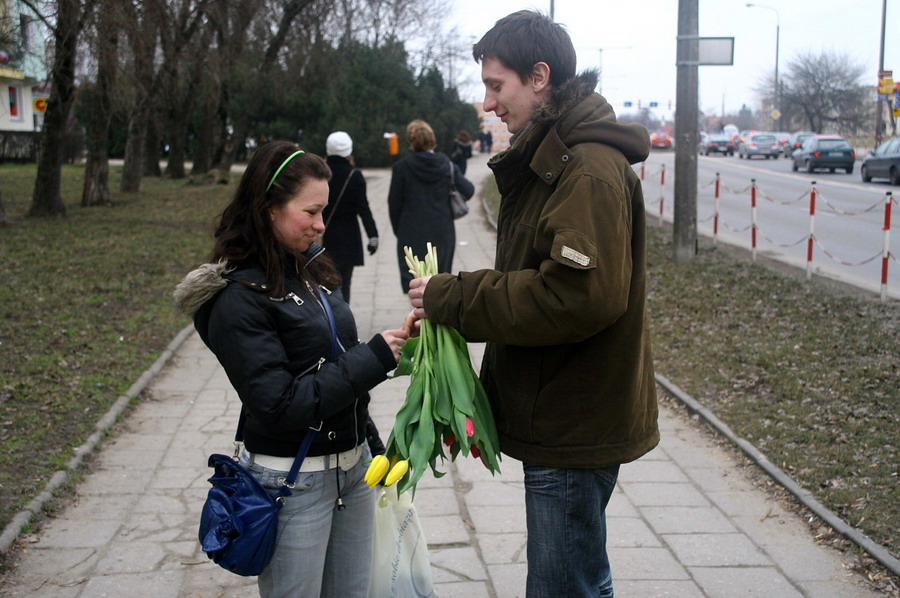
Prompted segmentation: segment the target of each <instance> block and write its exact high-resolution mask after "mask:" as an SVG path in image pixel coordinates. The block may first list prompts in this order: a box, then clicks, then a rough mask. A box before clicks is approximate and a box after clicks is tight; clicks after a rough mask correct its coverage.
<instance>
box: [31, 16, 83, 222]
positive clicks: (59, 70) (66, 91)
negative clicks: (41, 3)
mask: <svg viewBox="0 0 900 598" xmlns="http://www.w3.org/2000/svg"><path fill="white" fill-rule="evenodd" d="M57 5H58V9H59V10H58V14H57V19H58V20H57V22H56V27H55V29H54V30H53V38H54V42H55V46H56V51H55V52H54V56H53V66H52V68H51V71H50V80H51V83H52V86H53V91H52V92H51V93H50V100H49V101H48V102H47V112H46V114H45V115H44V130H43V132H42V133H41V154H40V157H39V158H38V169H37V177H36V180H35V182H34V194H33V195H32V198H31V207H30V208H29V209H28V214H27V215H28V216H63V215H65V213H66V206H65V204H64V203H63V201H62V194H61V189H60V187H61V181H62V163H63V136H64V134H65V128H66V122H67V120H68V117H69V112H70V110H71V108H72V102H73V101H74V99H75V52H76V50H77V48H78V34H79V32H80V28H81V26H80V23H79V16H80V12H81V2H80V0H59V2H58V3H57Z"/></svg>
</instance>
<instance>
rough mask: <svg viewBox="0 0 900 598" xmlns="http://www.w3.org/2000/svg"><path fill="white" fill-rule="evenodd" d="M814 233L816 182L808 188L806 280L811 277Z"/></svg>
mask: <svg viewBox="0 0 900 598" xmlns="http://www.w3.org/2000/svg"><path fill="white" fill-rule="evenodd" d="M815 234H816V182H815V181H813V182H812V189H810V190H809V240H808V241H807V242H806V280H809V279H810V278H812V264H813V243H814V242H815Z"/></svg>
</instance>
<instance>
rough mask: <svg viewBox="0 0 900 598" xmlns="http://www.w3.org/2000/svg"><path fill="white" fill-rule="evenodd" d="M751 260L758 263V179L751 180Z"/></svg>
mask: <svg viewBox="0 0 900 598" xmlns="http://www.w3.org/2000/svg"><path fill="white" fill-rule="evenodd" d="M750 248H751V249H750V259H751V261H754V262H755V261H756V179H750Z"/></svg>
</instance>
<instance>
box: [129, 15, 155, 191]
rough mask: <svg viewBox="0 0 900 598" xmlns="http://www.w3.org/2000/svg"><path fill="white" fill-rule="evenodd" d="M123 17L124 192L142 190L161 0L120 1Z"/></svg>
mask: <svg viewBox="0 0 900 598" xmlns="http://www.w3.org/2000/svg"><path fill="white" fill-rule="evenodd" d="M121 7H122V11H123V14H124V18H125V33H126V35H127V36H128V42H129V46H130V49H131V57H130V58H131V61H132V65H131V66H132V68H131V69H130V73H131V81H130V83H131V88H132V91H133V96H132V102H133V103H132V109H131V112H130V114H129V116H128V137H127V139H126V140H125V165H124V168H123V170H122V185H121V189H122V191H125V192H137V191H140V190H141V178H142V176H143V173H144V153H145V151H146V143H147V128H148V122H149V119H150V117H151V106H152V105H153V101H154V97H155V96H154V92H155V85H154V84H155V82H156V69H155V64H154V57H155V53H156V47H157V39H158V37H159V26H160V20H161V16H160V13H161V12H162V11H163V9H164V2H163V0H126V1H123V2H121Z"/></svg>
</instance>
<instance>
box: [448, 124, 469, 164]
mask: <svg viewBox="0 0 900 598" xmlns="http://www.w3.org/2000/svg"><path fill="white" fill-rule="evenodd" d="M471 157H472V137H471V136H470V135H469V132H468V131H466V130H465V129H463V130H462V131H460V132H459V135H457V136H456V139H454V140H453V149H451V150H450V160H452V161H453V163H454V164H456V167H457V168H459V171H460V172H461V173H463V174H466V165H467V164H468V160H469V158H471Z"/></svg>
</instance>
